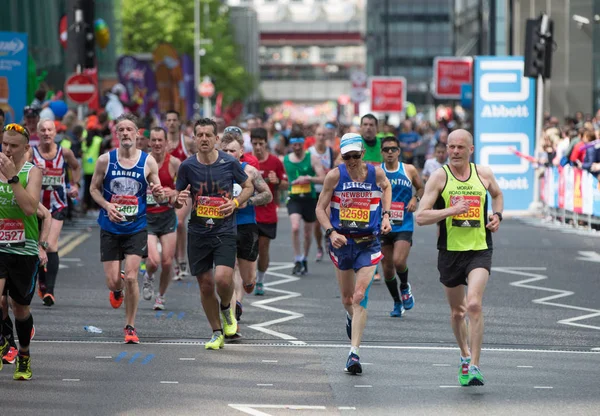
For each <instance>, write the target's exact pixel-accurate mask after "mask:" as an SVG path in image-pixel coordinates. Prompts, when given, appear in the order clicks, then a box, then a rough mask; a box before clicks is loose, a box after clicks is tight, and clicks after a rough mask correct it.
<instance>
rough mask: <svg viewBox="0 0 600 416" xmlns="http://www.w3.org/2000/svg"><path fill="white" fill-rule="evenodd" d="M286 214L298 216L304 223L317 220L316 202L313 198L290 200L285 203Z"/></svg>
mask: <svg viewBox="0 0 600 416" xmlns="http://www.w3.org/2000/svg"><path fill="white" fill-rule="evenodd" d="M287 209H288V214H289V215H292V214H300V215H301V216H302V219H303V220H304V222H315V221H316V220H317V211H316V210H317V200H316V199H314V198H305V199H300V198H298V199H290V200H289V201H288V202H287Z"/></svg>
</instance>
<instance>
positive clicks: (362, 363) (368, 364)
mask: <svg viewBox="0 0 600 416" xmlns="http://www.w3.org/2000/svg"><path fill="white" fill-rule="evenodd" d="M361 364H362V365H373V363H361Z"/></svg>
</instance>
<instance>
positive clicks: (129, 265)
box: [125, 254, 142, 327]
mask: <svg viewBox="0 0 600 416" xmlns="http://www.w3.org/2000/svg"><path fill="white" fill-rule="evenodd" d="M141 262H142V258H141V257H140V256H136V255H132V254H129V255H126V256H125V320H126V325H131V326H133V327H135V315H136V314H137V308H138V303H139V302H140V286H139V283H138V270H139V269H140V263H141Z"/></svg>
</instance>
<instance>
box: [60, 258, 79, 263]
mask: <svg viewBox="0 0 600 416" xmlns="http://www.w3.org/2000/svg"><path fill="white" fill-rule="evenodd" d="M60 261H67V262H69V261H72V262H80V261H81V259H79V258H77V257H61V258H60Z"/></svg>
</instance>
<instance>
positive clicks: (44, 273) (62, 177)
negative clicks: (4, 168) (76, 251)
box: [32, 119, 81, 306]
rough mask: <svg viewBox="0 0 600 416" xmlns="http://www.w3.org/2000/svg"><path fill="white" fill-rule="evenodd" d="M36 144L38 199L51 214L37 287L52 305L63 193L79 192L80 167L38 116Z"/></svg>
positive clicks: (64, 211) (64, 202) (64, 201)
mask: <svg viewBox="0 0 600 416" xmlns="http://www.w3.org/2000/svg"><path fill="white" fill-rule="evenodd" d="M38 132H39V135H40V144H39V146H33V148H32V149H33V151H32V155H33V159H32V160H33V163H34V164H35V165H36V166H37V167H38V168H40V170H41V171H42V175H43V177H42V193H41V197H40V202H41V203H42V204H43V205H44V206H45V207H46V209H47V210H48V211H50V214H51V215H52V225H51V226H50V236H49V237H48V249H47V250H46V253H47V254H48V266H47V270H46V269H41V270H40V275H39V282H38V284H39V289H40V292H41V295H42V301H43V302H44V305H45V306H52V305H54V302H55V299H54V286H55V284H56V276H57V274H58V268H59V258H58V238H59V237H60V232H61V230H62V227H63V222H64V220H65V218H66V217H67V206H68V201H67V196H68V197H71V198H77V197H78V196H79V182H80V180H81V169H80V166H79V162H78V161H77V159H76V158H75V155H74V154H73V151H72V150H71V149H65V148H64V147H61V146H59V145H58V144H56V142H55V141H54V138H55V137H56V127H55V125H54V122H53V121H52V120H48V119H42V120H40V122H39V124H38ZM67 167H68V168H69V169H70V171H71V174H70V175H69V177H70V179H71V180H70V182H71V183H70V188H69V189H68V190H67V187H66V181H67V177H66V171H67Z"/></svg>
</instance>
